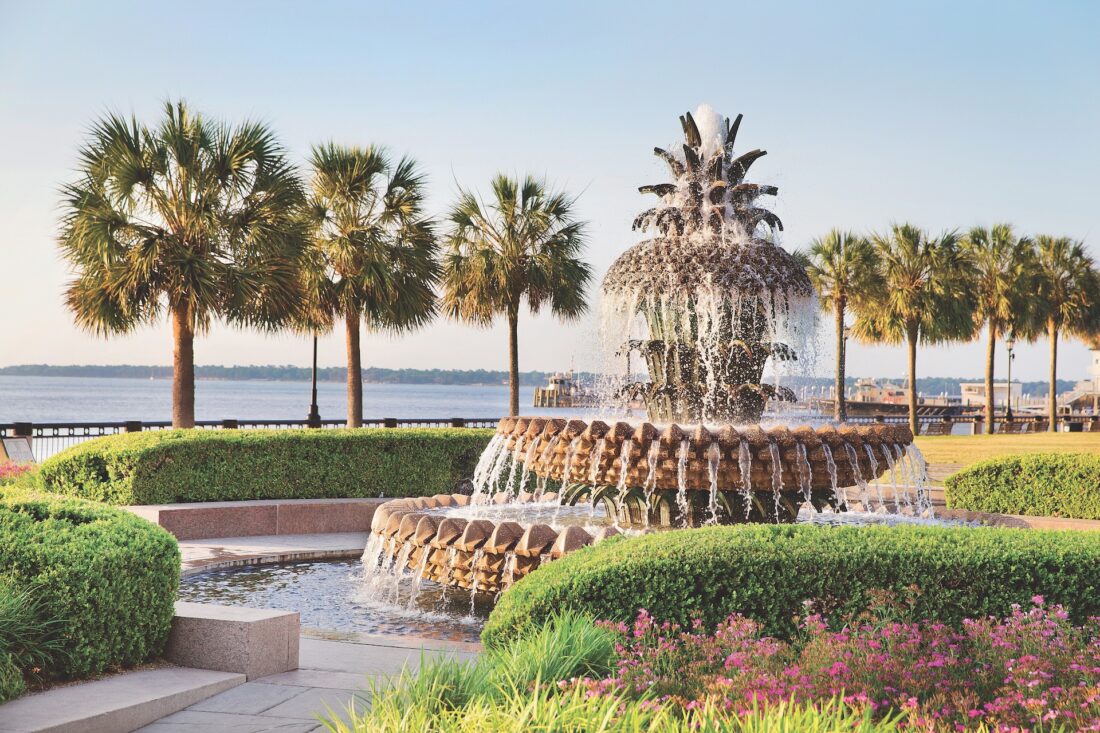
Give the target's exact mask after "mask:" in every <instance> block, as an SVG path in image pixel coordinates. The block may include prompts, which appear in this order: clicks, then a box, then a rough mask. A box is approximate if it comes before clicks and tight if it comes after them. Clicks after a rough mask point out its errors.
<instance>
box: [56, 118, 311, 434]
mask: <svg viewBox="0 0 1100 733" xmlns="http://www.w3.org/2000/svg"><path fill="white" fill-rule="evenodd" d="M62 195H63V201H62V208H63V220H62V221H63V224H62V231H61V235H60V241H59V246H60V248H61V251H62V253H63V254H64V256H65V257H66V258H67V259H68V260H69V262H70V264H71V265H72V268H73V270H74V272H75V279H74V280H72V281H71V282H70V283H69V285H68V287H67V290H66V302H67V305H68V307H69V309H70V310H71V311H72V312H73V313H74V314H75V317H76V322H77V323H78V324H79V325H80V326H81V327H83V328H85V329H87V330H90V331H93V332H96V333H100V334H103V335H108V334H112V333H126V332H129V331H131V330H133V329H134V328H136V327H137V326H139V325H141V324H143V323H150V322H154V321H156V320H157V319H158V318H159V317H160V315H161V313H162V312H164V311H167V313H168V317H169V319H170V320H171V322H172V339H173V352H174V353H173V368H174V372H173V384H172V424H173V426H175V427H193V426H194V424H195V367H194V336H195V333H196V332H202V331H204V330H205V329H206V328H208V327H209V325H210V323H211V322H212V321H213V320H214V319H216V318H225V319H226V320H228V321H230V322H233V323H237V324H242V325H247V326H254V327H262V328H274V327H277V326H280V325H282V324H283V323H285V322H286V321H287V319H288V318H290V317H291V316H293V314H294V313H295V311H296V309H297V308H298V305H299V303H300V300H301V299H300V288H299V280H298V273H297V262H298V258H299V256H300V254H301V251H302V248H303V245H304V235H303V234H304V233H303V230H302V227H301V226H300V224H299V222H300V217H299V216H298V215H299V210H300V206H301V203H302V201H303V192H302V188H301V185H300V182H299V180H298V177H297V175H296V173H295V171H294V168H293V167H292V166H291V165H290V163H289V162H288V161H287V159H286V155H285V153H284V151H283V148H282V147H281V146H280V145H279V143H278V142H277V141H276V140H275V137H274V135H273V134H272V132H271V131H270V130H269V129H268V128H267V127H266V126H265V125H263V124H260V123H254V122H249V123H244V124H241V125H238V126H235V127H232V126H228V125H225V124H221V123H217V122H213V121H211V120H207V119H205V118H203V117H201V116H200V115H198V114H195V113H193V112H192V111H191V110H190V108H189V107H188V106H187V105H186V104H185V103H183V102H178V103H174V104H173V103H166V104H165V106H164V118H163V119H162V120H161V122H160V124H159V125H158V126H156V127H146V126H145V125H142V124H140V123H138V121H137V120H136V119H135V118H130V119H125V118H123V117H121V116H119V115H115V114H109V115H107V116H106V117H104V118H103V119H101V120H99V121H97V122H96V123H95V124H94V125H93V126H92V129H91V132H90V134H89V138H88V140H87V142H86V143H85V145H84V146H83V147H82V148H81V150H80V166H79V177H78V179H77V180H76V182H75V183H72V184H70V185H66V186H65V187H64V188H63V190H62Z"/></svg>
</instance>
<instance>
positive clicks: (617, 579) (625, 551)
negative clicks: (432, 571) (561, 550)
mask: <svg viewBox="0 0 1100 733" xmlns="http://www.w3.org/2000/svg"><path fill="white" fill-rule="evenodd" d="M911 586H917V587H919V590H920V592H919V593H918V594H916V595H915V597H914V600H913V603H912V613H913V618H921V619H935V620H939V621H945V622H949V623H954V622H959V621H961V620H962V619H963V618H965V617H967V616H970V617H977V616H986V615H998V616H999V615H1003V614H1005V613H1007V612H1008V611H1009V609H1010V608H1011V605H1012V604H1013V603H1027V602H1028V599H1029V598H1031V597H1032V596H1034V595H1042V596H1045V597H1046V598H1047V599H1048V600H1049V601H1050V602H1053V603H1059V604H1062V605H1064V606H1065V607H1067V608H1069V609H1071V610H1072V612H1073V613H1075V614H1077V618H1085V617H1087V616H1089V615H1094V614H1097V613H1100V534H1094V533H1087V532H1040V531H1033V530H1028V531H1021V530H1012V529H999V528H991V527H982V528H949V527H819V526H808V525H786V526H779V525H755V526H739V527H707V528H703V529H692V530H678V531H674V532H662V533H655V534H650V535H644V536H641V537H633V538H611V539H608V540H605V541H604V542H601V543H600V544H598V545H595V546H593V547H587V548H584V549H582V550H579V551H577V552H574V553H571V554H569V555H566V556H565V557H564V558H562V559H560V560H556V561H554V562H552V563H548V564H546V565H544V566H543V567H540V568H539V569H538V570H536V571H535V572H533V573H531V574H530V575H528V576H527V577H525V578H524V579H522V580H520V581H519V582H518V583H516V584H515V585H514V586H512V588H510V589H509V590H508V591H507V592H505V593H504V595H503V596H502V597H501V599H500V602H499V603H498V604H497V606H496V608H494V609H493V612H492V614H491V615H490V617H489V621H488V623H487V624H486V627H485V630H484V632H483V633H482V640H483V641H484V642H485V643H486V645H487V646H490V647H499V646H503V645H505V644H506V643H507V642H508V641H510V640H511V639H514V638H517V637H518V636H521V635H523V634H524V633H526V632H528V631H529V630H530V629H532V628H535V627H537V625H538V624H541V623H543V622H544V621H545V620H546V619H547V618H549V617H550V616H551V615H552V614H554V613H556V612H558V611H560V610H563V609H573V610H575V611H577V612H579V613H582V614H585V615H587V616H590V617H592V618H601V619H607V620H611V621H629V620H630V619H632V618H634V615H635V614H636V613H637V612H638V609H640V608H645V609H647V610H648V611H649V612H650V613H652V614H653V615H654V616H655V617H657V618H661V619H666V620H669V621H674V622H677V623H681V624H686V623H688V622H689V621H691V620H692V619H693V618H699V619H701V620H702V621H703V623H704V624H705V625H706V627H707V628H714V627H715V626H717V624H718V623H720V622H721V621H722V620H724V619H725V618H727V617H728V616H729V615H730V614H733V613H741V614H744V615H745V616H747V617H748V618H751V619H753V620H755V621H757V622H759V623H761V624H762V625H763V628H764V631H765V632H766V633H768V634H772V635H777V636H780V637H783V638H789V637H790V636H791V635H793V634H794V633H795V632H796V630H797V624H796V621H795V617H797V616H804V615H805V614H806V613H807V612H808V610H816V611H820V612H823V613H825V614H827V615H828V616H830V617H834V618H840V617H842V616H851V615H855V614H857V613H859V612H861V611H863V610H864V609H866V608H867V605H868V602H869V599H870V597H871V594H872V593H873V592H874V591H880V590H881V591H890V592H893V593H895V594H897V595H904V594H905V593H907V592H908V591H909V589H910V587H911ZM807 602H811V608H810V609H807V606H806V604H807Z"/></svg>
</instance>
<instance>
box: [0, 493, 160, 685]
mask: <svg viewBox="0 0 1100 733" xmlns="http://www.w3.org/2000/svg"><path fill="white" fill-rule="evenodd" d="M0 572H2V573H3V575H4V579H5V582H6V583H7V584H9V585H10V586H11V587H13V588H14V589H16V590H18V591H22V592H26V593H27V594H28V595H29V596H31V597H32V598H33V600H34V605H33V608H34V609H35V613H36V614H37V615H38V618H37V621H38V622H39V623H40V624H41V625H43V626H45V627H48V628H49V631H50V636H51V637H52V639H53V643H52V644H51V646H50V647H49V649H47V651H48V652H49V653H48V659H46V660H44V663H43V664H42V667H43V669H42V674H43V676H47V677H58V678H64V677H84V676H88V675H94V674H98V673H100V672H103V671H105V670H108V669H113V668H116V667H124V666H129V665H133V664H137V663H139V662H143V661H145V660H147V659H149V658H150V657H151V656H154V655H156V654H159V653H160V651H161V650H162V649H163V647H164V643H165V641H166V640H167V638H168V630H169V627H170V626H171V623H172V615H173V604H174V602H175V598H176V590H177V587H178V586H179V577H180V554H179V548H178V546H177V544H176V540H175V538H173V537H172V535H170V534H168V532H166V531H164V530H163V529H161V528H160V527H157V526H156V525H154V524H151V523H149V522H147V521H145V520H143V519H139V518H138V517H136V516H134V515H133V514H130V513H129V512H126V511H124V510H121V509H115V508H112V507H106V506H102V505H99V504H95V503H93V502H89V501H83V500H80V499H67V498H61V497H53V496H43V495H37V494H30V493H27V492H9V493H7V494H6V495H3V496H2V497H0ZM40 651H41V650H40ZM15 661H16V663H19V662H20V659H19V658H18V657H17V658H16V660H15ZM23 671H28V670H26V669H24V670H23Z"/></svg>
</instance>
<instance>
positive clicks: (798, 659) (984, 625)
mask: <svg viewBox="0 0 1100 733" xmlns="http://www.w3.org/2000/svg"><path fill="white" fill-rule="evenodd" d="M1032 602H1033V606H1032V607H1031V608H1030V609H1029V610H1023V609H1022V608H1020V607H1015V608H1013V610H1012V612H1011V614H1010V615H1009V616H1008V617H1006V618H1004V619H993V618H985V619H977V620H967V621H964V622H963V624H962V626H961V627H960V628H958V629H954V628H951V627H949V626H946V625H944V624H942V623H938V622H920V623H914V622H904V621H891V620H889V614H888V615H886V616H880V617H878V618H875V617H874V615H873V614H870V615H866V616H865V617H864V618H862V619H860V620H857V621H855V622H854V623H853V624H851V625H847V626H845V628H844V629H843V630H841V631H829V630H828V628H827V625H826V624H825V623H824V622H823V620H822V619H821V617H820V616H816V615H810V616H808V617H807V618H806V619H805V620H804V621H803V623H802V625H801V627H802V635H801V636H800V637H799V638H798V639H797V641H794V642H784V641H780V640H777V639H774V638H770V637H766V636H762V635H761V632H760V625H759V624H757V623H755V622H753V621H751V620H749V619H746V618H745V617H743V616H739V615H734V616H731V617H730V618H729V619H727V620H726V621H725V622H723V623H722V624H721V625H720V626H719V628H718V630H717V631H716V632H715V633H713V634H709V633H706V632H703V631H701V630H699V626H701V624H695V625H693V626H692V627H691V628H686V629H685V628H681V627H680V626H679V625H677V624H672V623H667V622H666V623H661V624H658V623H656V622H655V621H654V620H653V618H652V617H651V616H650V615H649V614H648V613H646V612H644V611H643V612H641V613H640V614H639V615H638V617H637V619H636V620H635V621H634V623H633V625H632V626H627V625H625V624H617V625H614V626H615V628H617V630H618V631H619V632H620V634H621V635H622V641H621V643H620V644H619V645H618V646H617V647H616V660H615V665H616V669H615V672H614V673H613V674H612V675H609V676H606V677H602V678H581V679H575V680H568V681H562V682H560V683H559V684H560V687H561V688H562V689H563V690H566V691H569V690H571V689H573V688H580V689H583V690H584V691H585V692H586V693H587V694H588V695H590V696H597V697H602V696H609V697H612V698H613V699H618V698H621V697H624V696H625V697H626V698H628V699H645V700H652V701H654V702H656V703H659V704H672V705H675V706H678V707H681V708H683V709H684V710H693V709H699V708H715V709H718V710H725V711H732V712H734V713H736V714H738V715H749V714H751V713H753V711H755V710H757V709H759V708H760V707H774V706H778V705H782V704H785V703H790V702H793V703H794V704H796V705H810V706H814V705H820V704H823V703H828V702H829V701H831V700H833V699H841V700H842V701H843V702H844V703H845V704H847V705H849V706H851V707H854V708H857V709H867V710H870V711H871V712H872V713H873V714H874V715H875V716H876V717H882V716H887V717H890V716H893V715H897V714H901V715H902V716H904V722H905V727H906V728H909V729H915V730H968V729H974V728H977V727H979V726H986V727H988V729H991V730H998V731H1030V730H1035V729H1037V728H1044V729H1047V730H1051V729H1055V728H1057V727H1059V726H1064V727H1065V728H1067V729H1070V730H1100V620H1098V619H1092V620H1090V621H1089V622H1088V623H1087V624H1086V625H1085V626H1083V627H1076V626H1073V625H1072V624H1071V623H1070V622H1069V620H1068V614H1067V613H1066V612H1065V610H1064V609H1063V608H1062V607H1061V606H1051V607H1047V606H1045V605H1044V602H1043V599H1042V598H1041V597H1036V598H1034V599H1032Z"/></svg>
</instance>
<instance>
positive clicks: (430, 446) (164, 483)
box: [38, 428, 493, 504]
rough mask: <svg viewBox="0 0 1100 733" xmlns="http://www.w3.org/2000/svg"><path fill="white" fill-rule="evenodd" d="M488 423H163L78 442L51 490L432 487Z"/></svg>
mask: <svg viewBox="0 0 1100 733" xmlns="http://www.w3.org/2000/svg"><path fill="white" fill-rule="evenodd" d="M492 434H493V431H491V430H478V429H469V428H455V429H446V428H440V429H434V428H433V429H377V430H361V429H360V430H209V431H207V430H166V431H150V432H144V433H130V434H125V435H115V436H110V437H107V438H98V439H96V440H90V441H87V442H85V443H81V444H79V445H77V446H74V447H73V448H70V449H69V450H67V451H64V452H63V453H60V454H58V455H56V456H54V457H53V458H50V459H49V460H47V461H46V462H45V463H43V464H42V467H41V468H40V469H39V472H38V475H39V478H40V480H41V481H42V484H43V486H44V487H45V488H47V489H48V490H49V491H52V492H55V493H59V494H68V495H72V496H80V497H83V498H86V499H95V500H97V501H104V502H107V503H109V504H170V503H175V502H191V501H231V500H244V499H320V498H353V497H382V496H430V495H432V494H438V493H441V492H450V491H452V490H453V489H454V488H455V485H456V484H457V483H458V482H459V481H461V480H462V479H464V478H467V477H469V476H470V475H472V474H473V470H474V466H475V465H476V464H477V459H478V456H480V455H481V452H482V451H483V450H484V448H485V446H486V445H487V444H488V442H489V438H491V437H492Z"/></svg>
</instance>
